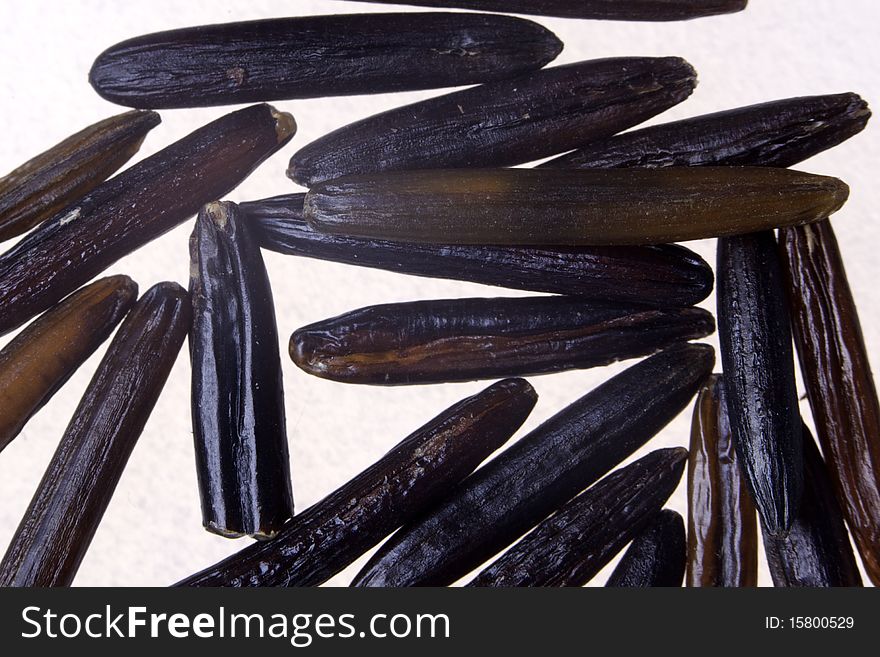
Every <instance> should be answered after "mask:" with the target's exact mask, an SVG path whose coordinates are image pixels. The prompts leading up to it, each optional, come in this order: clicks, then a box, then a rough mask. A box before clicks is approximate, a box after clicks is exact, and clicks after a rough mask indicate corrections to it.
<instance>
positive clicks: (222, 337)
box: [189, 203, 293, 538]
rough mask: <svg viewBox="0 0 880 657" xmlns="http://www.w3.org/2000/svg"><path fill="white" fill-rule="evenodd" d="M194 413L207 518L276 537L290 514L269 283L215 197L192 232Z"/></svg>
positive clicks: (221, 526) (218, 526)
mask: <svg viewBox="0 0 880 657" xmlns="http://www.w3.org/2000/svg"><path fill="white" fill-rule="evenodd" d="M190 295H191V297H192V303H193V327H192V332H191V333H190V336H189V349H190V358H191V360H192V404H191V405H192V418H193V438H194V439H195V448H196V469H197V472H198V475H199V494H200V498H201V502H202V522H203V523H204V526H205V528H206V529H207V530H208V531H211V532H214V533H216V534H220V535H221V536H226V537H230V538H235V537H239V536H244V535H248V536H253V537H255V538H271V537H272V536H274V535H275V534H276V533H277V532H278V531H279V530H280V529H281V527H282V525H283V524H284V523H285V522H286V521H287V520H289V519H290V518H291V517H292V516H293V492H292V489H291V483H290V458H289V456H288V449H287V425H286V422H285V418H284V388H283V384H282V380H281V358H280V356H279V354H278V330H277V329H276V327H275V307H274V304H273V302H272V289H271V287H270V285H269V278H268V276H267V274H266V267H265V265H264V264H263V256H262V255H261V254H260V247H259V246H258V245H257V243H256V241H255V240H254V239H253V238H252V236H251V234H250V232H249V230H248V227H247V225H246V222H245V221H244V220H242V218H241V217H240V216H239V213H238V208H237V206H236V205H235V204H234V203H210V204H208V205H206V206H205V207H204V208H203V209H202V211H201V212H200V213H199V217H198V219H197V220H196V227H195V230H194V231H193V234H192V236H191V237H190Z"/></svg>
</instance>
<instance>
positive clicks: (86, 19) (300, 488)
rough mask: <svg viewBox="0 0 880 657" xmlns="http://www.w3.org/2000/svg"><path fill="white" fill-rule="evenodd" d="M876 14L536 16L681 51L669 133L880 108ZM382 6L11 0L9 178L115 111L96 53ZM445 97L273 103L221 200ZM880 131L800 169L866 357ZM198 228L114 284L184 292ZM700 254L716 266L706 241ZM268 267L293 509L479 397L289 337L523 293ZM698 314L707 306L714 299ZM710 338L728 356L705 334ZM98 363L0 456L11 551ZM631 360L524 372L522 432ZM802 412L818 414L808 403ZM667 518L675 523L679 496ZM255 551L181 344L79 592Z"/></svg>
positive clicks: (156, 578) (6, 84)
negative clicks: (528, 386) (334, 319)
mask: <svg viewBox="0 0 880 657" xmlns="http://www.w3.org/2000/svg"><path fill="white" fill-rule="evenodd" d="M878 6H880V5H878V4H877V3H876V2H874V0H848V1H847V2H845V3H841V2H838V1H836V0H809V1H807V0H752V2H751V6H750V7H749V8H748V9H747V10H746V11H745V12H743V13H740V14H734V15H730V16H721V17H716V18H707V19H701V20H696V21H690V22H684V23H668V24H648V23H630V24H626V23H607V22H588V21H574V20H562V19H555V20H554V19H536V20H539V22H541V23H543V24H544V25H546V26H547V27H549V28H551V29H552V30H554V31H555V32H556V33H557V34H558V35H559V36H560V38H562V40H563V41H564V42H565V50H564V52H563V53H562V55H561V56H560V57H559V59H558V60H557V63H567V62H573V61H578V60H582V59H590V58H596V57H605V56H614V55H680V56H683V57H685V58H686V59H687V60H689V61H690V62H691V63H692V64H693V65H694V66H695V67H696V69H697V71H698V72H699V75H700V84H699V86H698V88H697V90H696V92H695V93H694V94H693V96H692V97H691V98H690V99H689V100H688V101H687V102H685V103H684V104H682V105H680V106H678V107H675V108H673V109H672V110H670V111H668V112H667V113H665V114H664V115H662V116H661V117H659V118H657V119H655V120H654V122H659V121H666V120H670V119H675V118H681V117H685V116H692V115H696V114H702V113H705V112H710V111H715V110H720V109H725V108H729V107H735V106H740V105H746V104H750V103H755V102H760V101H765V100H771V99H776V98H785V97H789V96H798V95H808V94H821V93H836V92H842V91H856V92H859V93H861V94H862V95H863V96H864V97H865V98H866V99H867V100H868V101H869V102H871V101H875V103H876V102H877V99H878V98H880V70H878V47H877V34H876V25H877V19H878V18H880V9H878ZM400 9H401V10H404V9H402V8H400ZM389 10H391V8H390V6H383V5H378V4H377V5H372V4H362V3H354V2H337V1H334V0H277V1H270V0H259V1H252V2H233V1H231V0H210V1H207V0H198V1H197V0H191V1H189V2H181V1H177V2H174V1H171V0H152V2H149V3H146V2H144V3H120V2H110V1H101V0H79V1H71V2H58V1H52V0H30V1H29V2H18V1H15V2H13V1H10V0H0V15H2V17H3V25H4V34H3V38H2V39H0V61H2V62H3V63H4V65H3V69H4V71H3V76H2V77H0V121H2V125H3V128H4V130H3V132H4V134H3V146H2V148H0V172H6V171H8V170H10V169H12V168H14V167H15V166H17V165H18V164H20V163H21V162H23V161H25V160H26V159H28V158H30V157H32V156H33V155H35V154H37V153H38V152H41V151H42V150H44V149H46V148H48V147H49V146H51V145H53V144H55V143H56V142H58V141H60V140H61V139H62V138H64V137H66V136H68V135H69V134H71V133H73V132H75V131H76V130H78V129H80V128H82V127H83V126H85V125H88V124H90V123H93V122H94V121H96V120H98V119H99V118H102V117H105V116H109V115H111V114H115V113H117V112H119V111H121V109H120V108H118V107H116V106H113V105H111V104H109V103H107V102H105V101H103V100H102V99H100V98H99V97H98V96H97V95H96V94H94V93H93V91H92V89H91V87H90V86H89V85H88V83H87V81H86V77H87V73H88V70H89V67H90V65H91V62H92V60H93V59H94V57H95V56H96V55H97V54H98V53H99V52H101V50H103V49H104V48H106V47H107V46H110V45H112V44H114V43H116V42H118V41H120V40H122V39H125V38H128V37H132V36H135V35H138V34H142V33H147V32H152V31H157V30H164V29H171V28H176V27H184V26H187V25H195V24H205V23H217V22H226V21H233V20H247V19H254V18H262V17H271V16H285V15H305V14H309V13H338V12H355V11H360V12H368V11H389ZM405 10H407V11H409V10H410V9H405ZM436 93H438V92H435V91H428V92H419V93H406V94H389V95H382V96H363V97H349V98H331V99H322V100H312V101H289V102H278V103H275V104H276V105H277V106H278V107H279V108H281V109H284V110H288V111H291V112H293V114H294V115H295V117H296V119H297V123H298V124H299V133H298V134H297V135H296V137H295V138H294V141H293V143H292V144H290V145H288V146H287V147H286V148H285V149H284V150H283V151H282V152H280V153H279V154H277V155H276V156H275V157H273V158H272V159H270V160H269V161H268V162H266V163H265V164H264V165H263V166H262V167H261V168H260V169H259V170H258V171H257V172H256V173H255V174H254V175H253V176H251V178H249V179H248V180H247V181H245V182H244V183H243V184H242V185H241V187H240V188H239V189H237V190H236V191H235V192H234V193H233V194H232V195H231V196H230V198H231V199H232V200H236V201H243V200H249V199H254V198H260V197H265V196H272V195H276V194H281V193H285V192H292V191H296V187H295V185H294V184H293V183H292V182H291V181H290V180H288V179H287V178H286V177H285V176H284V170H285V168H286V163H287V159H288V158H289V157H290V155H291V154H292V153H293V152H294V151H295V150H296V149H297V148H299V147H301V146H303V145H305V144H307V143H309V142H310V141H312V140H313V139H315V138H317V137H319V136H320V135H322V134H324V133H326V132H328V131H329V130H331V129H333V128H336V127H338V126H341V125H344V124H346V123H349V122H351V121H353V120H356V119H358V118H362V117H364V116H367V115H369V114H373V113H375V112H378V111H381V110H384V109H388V108H391V107H393V106H396V105H400V104H403V103H406V102H411V101H414V100H417V99H422V98H427V97H430V96H432V95H435V94H436ZM226 111H228V109H227V108H211V109H203V110H173V111H165V112H162V118H163V122H162V124H161V125H160V126H159V127H158V128H156V129H155V130H154V131H153V132H152V133H151V134H150V136H149V137H148V139H147V142H146V144H145V145H144V148H143V150H142V151H141V155H140V156H141V157H142V156H145V155H149V154H151V153H153V152H155V151H156V150H158V149H160V148H162V147H163V146H165V145H167V144H168V143H170V142H172V141H174V140H176V139H179V138H180V137H182V136H184V135H185V134H187V133H189V132H190V131H192V130H193V129H195V128H197V127H198V126H199V125H201V124H203V123H205V122H206V121H208V120H211V119H213V118H215V117H217V116H220V115H221V114H223V113H225V112H226ZM875 122H876V120H875ZM878 131H880V128H878V126H877V125H869V127H868V129H867V130H866V131H865V132H864V133H863V134H861V135H859V136H858V137H857V138H856V139H853V140H851V141H850V142H849V143H847V144H844V145H842V146H840V147H838V148H837V149H834V150H833V151H830V152H827V153H824V154H822V155H820V156H818V157H816V158H814V159H813V160H811V161H809V162H806V163H805V164H803V165H801V167H800V168H801V169H804V170H807V171H812V172H816V173H824V174H831V175H835V176H838V177H840V178H842V179H844V180H845V181H847V182H848V183H849V184H850V186H851V188H852V195H851V197H850V201H849V203H848V204H847V206H846V207H845V208H844V209H843V211H841V212H840V213H839V214H838V215H836V218H835V221H834V225H835V228H836V230H837V234H838V238H839V240H840V243H841V248H842V250H843V253H844V255H845V257H846V262H847V267H848V273H849V276H850V282H851V284H852V287H853V291H854V294H855V297H856V300H857V301H858V303H859V307H860V310H861V317H862V324H863V329H864V332H865V338H866V340H867V343H868V346H869V348H870V349H871V351H872V352H873V353H875V354H876V353H880V351H878V345H880V326H878V324H877V322H875V321H874V320H875V319H876V318H877V317H878V311H880V289H878V287H877V285H876V279H877V277H878V275H880V263H878V261H877V258H876V254H875V251H876V247H875V242H876V239H877V236H878V234H880V233H878V225H877V219H878V207H880V190H878V186H877V184H876V176H877V173H878V166H877V162H878V161H880V137H878V134H880V133H878ZM191 227H192V224H191V222H187V224H185V225H184V226H182V227H180V228H178V229H176V230H174V231H172V232H170V233H169V234H167V235H166V236H164V237H162V238H161V239H159V240H156V241H155V242H154V243H152V244H150V245H148V246H147V247H145V248H143V249H141V250H139V251H137V252H136V253H134V254H133V255H131V256H129V257H127V258H125V259H123V260H122V261H120V262H119V263H117V264H116V265H115V266H114V267H113V268H112V269H111V270H109V272H108V273H117V272H120V273H126V274H129V275H131V276H132V277H133V278H134V279H135V280H137V281H138V283H139V284H140V286H141V290H142V291H143V290H146V289H147V287H149V286H150V285H152V284H153V283H155V282H158V281H160V280H165V279H173V280H177V281H178V282H180V283H182V284H184V285H186V283H187V275H188V256H187V237H188V235H189V232H190V230H191ZM8 246H9V244H3V245H0V248H3V249H5V248H8ZM689 246H692V248H695V249H696V250H698V251H699V252H700V253H701V254H702V255H703V257H705V258H706V259H707V260H709V262H714V242H711V241H706V242H700V243H695V244H690V245H689ZM266 260H267V264H268V267H269V270H270V275H271V276H272V283H273V288H274V291H275V298H276V305H277V314H278V324H279V332H280V335H281V342H282V344H281V349H282V354H283V356H284V357H283V362H284V374H285V387H286V392H287V414H288V429H289V436H290V446H291V458H292V467H293V477H294V494H295V497H296V503H297V508H298V509H300V510H302V509H304V508H306V507H307V506H308V505H310V504H312V503H313V502H315V501H317V500H318V499H320V498H321V497H323V496H324V495H325V494H327V493H328V492H330V491H331V490H333V489H334V488H336V487H337V486H339V485H340V484H342V483H344V482H345V481H347V480H348V479H349V478H350V477H352V476H353V475H355V474H356V473H357V472H359V471H360V470H362V469H363V468H364V467H366V466H367V465H369V464H370V463H372V462H373V461H374V460H375V459H377V458H378V457H379V456H380V455H382V454H383V453H385V452H386V451H387V450H388V449H389V448H390V447H391V446H393V445H394V444H395V443H397V442H398V441H399V440H400V439H401V438H403V437H404V436H405V435H406V434H408V433H409V432H410V431H412V430H413V429H415V428H416V427H418V426H420V425H421V424H422V423H424V422H425V421H427V420H428V419H430V418H431V417H433V416H434V415H436V414H437V413H438V412H439V411H441V410H442V409H444V408H445V407H447V406H448V405H450V404H452V403H454V402H455V401H457V400H458V399H460V398H462V397H464V396H466V395H468V394H472V393H473V392H475V391H477V390H479V389H481V388H482V387H484V386H485V385H486V384H485V383H471V384H456V385H444V386H425V387H409V388H376V387H361V386H346V385H343V384H337V383H332V382H327V381H322V380H319V379H316V378H311V377H309V376H307V375H305V374H303V373H302V372H300V371H299V370H297V369H296V368H295V367H294V366H293V365H292V364H291V363H290V361H289V359H288V358H287V357H286V355H285V354H286V345H287V337H288V336H289V334H290V333H291V332H292V331H293V330H294V329H295V328H297V327H298V326H301V325H303V324H306V323H309V322H312V321H316V320H318V319H322V318H325V317H328V316H331V315H335V314H338V313H341V312H344V311H347V310H350V309H353V308H357V307H360V306H364V305H367V304H372V303H382V302H390V301H397V300H411V299H427V298H432V297H456V296H480V295H482V296H501V295H506V294H514V293H512V292H509V291H505V290H500V289H495V288H486V287H481V286H478V285H473V284H466V283H456V282H449V281H435V280H429V279H421V278H413V277H403V276H396V275H393V274H390V273H384V272H378V271H374V270H368V269H358V268H353V267H346V266H343V265H334V264H329V263H324V262H319V261H313V260H306V259H295V258H289V257H284V256H280V255H277V254H272V253H267V254H266ZM704 305H705V306H706V307H707V308H710V309H711V308H714V297H711V298H710V299H708V300H707V302H706V303H705V304H704ZM0 312H2V311H0ZM6 339H7V338H4V343H5V341H6ZM711 342H712V343H713V344H717V343H716V341H715V339H714V337H713V338H712V339H711ZM102 352H103V349H102V350H101V351H99V353H98V354H97V355H96V356H94V357H93V358H92V359H91V360H90V361H89V362H88V363H86V365H85V366H84V367H82V368H81V369H80V370H79V371H78V372H77V373H76V375H75V376H74V377H73V378H72V379H71V380H70V381H69V382H68V383H67V384H66V385H65V387H64V388H63V389H62V390H61V391H60V392H59V393H58V394H57V395H56V396H55V398H54V399H53V400H52V401H51V402H50V403H49V404H48V405H47V406H46V407H45V408H44V409H43V410H42V411H41V412H40V413H39V414H38V415H37V416H36V417H34V418H33V419H32V420H31V422H30V423H29V424H28V425H27V427H26V428H25V430H24V432H23V434H22V435H21V436H19V438H18V439H16V441H15V442H14V443H13V444H12V445H10V446H9V447H8V448H7V449H6V450H5V451H4V452H3V453H2V454H0V500H2V503H0V547H2V546H5V545H6V544H7V542H8V541H9V539H10V538H11V536H12V533H13V532H14V530H15V528H16V526H17V524H18V522H19V520H20V518H21V515H22V513H23V512H24V510H25V509H26V507H27V504H28V502H29V500H30V498H31V496H32V494H33V491H34V489H35V487H36V486H37V483H38V482H39V480H40V478H41V476H42V473H43V470H44V468H45V466H46V464H47V462H48V460H49V459H50V457H51V455H52V453H53V451H54V449H55V447H56V445H57V441H58V439H59V437H60V436H61V434H62V433H63V431H64V428H65V426H66V424H67V422H68V420H69V419H70V416H71V414H72V412H73V409H74V408H75V406H76V404H77V402H78V399H79V397H80V395H81V394H82V391H83V389H84V388H85V386H86V385H87V383H88V381H89V378H90V376H91V374H92V372H93V370H94V367H95V365H96V363H97V362H98V358H100V355H101V353H102ZM875 361H876V357H875ZM622 368H623V365H617V366H614V367H609V368H602V369H597V370H592V371H585V372H573V373H566V374H556V375H552V376H545V377H536V378H534V379H532V383H533V385H534V386H535V388H536V389H537V390H538V392H539V394H540V400H539V402H538V406H537V408H536V409H535V411H534V413H533V414H532V416H531V417H530V418H529V420H528V422H527V424H526V426H525V427H524V429H523V430H522V431H521V432H520V434H518V435H522V434H523V433H524V432H525V431H526V430H528V429H531V428H532V427H534V426H536V425H537V424H538V423H539V422H540V421H542V420H544V419H546V418H547V417H549V416H550V415H552V414H553V413H555V412H556V411H558V410H559V409H561V408H562V407H563V406H564V405H565V404H567V403H569V402H570V401H573V400H574V399H576V398H577V397H579V396H581V395H582V394H584V393H585V392H586V391H588V390H589V389H591V388H592V387H594V386H596V385H597V384H599V383H600V382H602V381H603V380H605V379H606V378H607V377H609V376H611V375H612V374H613V373H615V372H617V371H620V370H621V369H622ZM803 410H804V412H805V415H807V416H808V415H809V409H808V407H807V405H806V402H804V406H803ZM0 411H2V409H0ZM689 422H690V411H689V410H688V412H687V413H685V414H683V415H682V416H680V417H679V418H678V419H677V420H675V421H674V422H673V423H672V424H671V425H670V426H669V427H668V428H667V429H666V430H664V431H663V432H662V433H661V434H660V435H659V436H658V437H657V438H655V439H654V440H653V441H651V442H650V443H649V446H648V447H649V449H654V448H657V447H661V446H672V445H686V444H687V440H688V431H689ZM642 453H644V450H643V452H640V454H642ZM671 506H672V507H673V508H676V509H677V510H679V511H681V512H684V510H685V497H684V486H683V485H682V486H681V487H680V488H679V490H678V491H677V492H676V494H675V496H674V498H673V500H672V502H671ZM244 546H245V542H244V541H229V540H226V539H222V538H218V537H216V536H213V535H211V534H208V533H206V532H204V531H203V530H202V529H201V523H200V517H199V508H198V499H197V492H196V485H195V475H194V469H193V452H192V444H191V428H190V419H189V362H188V358H187V356H186V353H185V351H184V352H183V353H182V355H181V358H180V359H179V360H178V362H177V365H176V366H175V368H174V371H173V372H172V375H171V378H170V380H169V382H168V385H167V388H166V390H165V391H164V393H163V394H162V397H161V399H160V400H159V403H158V405H157V406H156V409H155V411H154V413H153V416H152V418H151V420H150V422H149V424H148V425H147V428H146V430H145V432H144V434H143V436H142V437H141V439H140V442H139V444H138V445H137V447H136V448H135V451H134V454H133V455H132V458H131V461H130V462H129V465H128V468H127V469H126V471H125V473H124V475H123V477H122V481H121V483H120V485H119V487H118V489H117V491H116V494H115V496H114V498H113V501H112V503H111V505H110V507H109V509H108V510H107V513H106V515H105V517H104V520H103V522H102V524H101V526H100V528H99V530H98V533H97V535H96V536H95V539H94V541H93V543H92V546H91V549H90V551H89V553H88V555H87V556H86V558H85V561H84V562H83V564H82V567H81V569H80V571H79V574H78V576H77V579H76V584H78V585H98V586H104V585H119V586H122V585H165V584H170V583H172V582H174V581H176V580H178V579H180V578H181V577H183V576H185V575H187V574H189V573H191V572H193V571H195V570H198V569H201V568H203V567H205V566H207V565H209V564H211V563H213V562H214V561H216V560H217V559H219V558H221V557H224V556H226V555H227V554H230V553H232V552H234V551H236V550H238V549H240V548H241V547H244ZM359 563H360V562H359ZM357 569H358V564H355V566H353V567H352V568H350V569H349V570H347V571H346V572H344V573H342V574H341V575H340V576H338V577H336V578H334V580H333V581H332V583H333V584H346V583H347V582H348V581H349V580H350V578H351V576H352V575H353V574H354V573H355V572H356V571H357ZM762 569H763V566H762ZM605 576H606V575H605V574H600V575H599V577H597V578H596V582H597V583H602V582H604V580H605ZM761 577H762V579H761V583H762V584H769V583H770V580H769V577H768V575H767V572H766V569H763V570H762V575H761Z"/></svg>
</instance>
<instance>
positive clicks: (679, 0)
mask: <svg viewBox="0 0 880 657" xmlns="http://www.w3.org/2000/svg"><path fill="white" fill-rule="evenodd" d="M354 1H355V2H373V3H376V2H379V3H383V4H392V5H417V6H420V7H460V8H462V9H477V10H479V11H504V12H510V13H513V14H537V15H539V16H560V17H562V18H595V19H600V20H616V21H682V20H687V19H690V18H700V17H702V16H714V15H716V14H729V13H732V12H735V11H742V10H743V9H745V7H746V2H747V0H354Z"/></svg>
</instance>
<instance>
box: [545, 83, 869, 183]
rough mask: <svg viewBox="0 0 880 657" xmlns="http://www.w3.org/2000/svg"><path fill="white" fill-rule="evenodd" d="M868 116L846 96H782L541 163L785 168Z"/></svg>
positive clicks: (855, 129)
mask: <svg viewBox="0 0 880 657" xmlns="http://www.w3.org/2000/svg"><path fill="white" fill-rule="evenodd" d="M870 116H871V111H870V110H869V109H868V104H867V103H866V102H865V101H864V100H863V99H862V98H861V97H859V96H858V95H857V94H854V93H845V94H832V95H826V96H804V97H800V98H786V99H784V100H773V101H770V102H766V103H760V104H758V105H749V106H748V107H738V108H735V109H729V110H724V111H722V112H715V113H712V114H705V115H702V116H695V117H692V118H688V119H682V120H680V121H673V122H671V123H661V124H658V125H654V126H649V127H647V128H640V129H638V130H630V131H628V132H624V133H622V134H619V135H614V136H613V137H608V138H607V139H599V140H596V141H594V142H591V143H589V144H587V145H586V146H584V147H582V148H580V149H578V150H576V151H573V152H571V153H567V154H565V155H562V156H561V157H558V158H555V159H553V160H550V161H549V162H545V163H544V164H542V165H541V166H542V167H548V168H563V169H607V168H612V167H645V168H651V169H658V168H662V167H670V166H718V165H726V166H772V167H790V166H793V165H795V164H797V163H799V162H801V161H802V160H805V159H807V158H809V157H812V156H813V155H816V154H818V153H821V152H822V151H824V150H826V149H828V148H831V147H832V146H836V145H837V144H840V143H841V142H843V141H846V140H847V139H849V138H850V137H852V136H853V135H855V134H858V133H859V132H861V131H862V129H864V127H865V125H866V124H867V122H868V118H869V117H870Z"/></svg>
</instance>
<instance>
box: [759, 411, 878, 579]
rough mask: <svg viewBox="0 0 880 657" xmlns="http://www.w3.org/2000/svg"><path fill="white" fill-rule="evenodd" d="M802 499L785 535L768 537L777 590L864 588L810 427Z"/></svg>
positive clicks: (806, 435)
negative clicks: (778, 587) (840, 587)
mask: <svg viewBox="0 0 880 657" xmlns="http://www.w3.org/2000/svg"><path fill="white" fill-rule="evenodd" d="M803 435H804V470H805V471H804V479H805V482H804V496H803V498H802V499H801V504H800V507H799V510H798V514H797V517H796V518H795V520H794V522H793V523H792V526H791V530H790V531H789V532H788V534H787V535H786V536H785V537H781V538H777V537H773V536H770V535H768V534H766V533H765V534H764V550H765V552H766V553H767V564H768V566H769V567H770V575H771V576H772V577H773V584H774V585H775V586H799V587H832V586H835V587H836V586H861V585H862V577H861V575H860V574H859V569H858V567H857V566H856V559H855V557H854V556H853V552H852V547H851V546H850V543H849V534H847V532H846V526H845V525H844V522H843V514H842V513H841V510H840V505H839V504H838V503H837V500H836V499H835V496H834V487H833V486H832V484H831V478H830V477H829V476H828V470H827V468H826V467H825V462H824V461H823V460H822V456H821V454H819V448H818V447H817V446H816V442H815V441H814V440H813V437H812V436H811V435H810V432H809V431H808V429H807V428H806V427H804V428H803Z"/></svg>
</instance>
